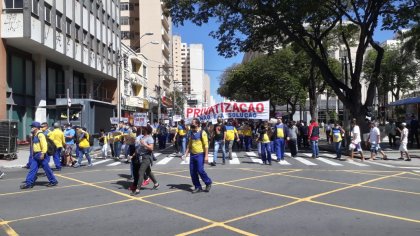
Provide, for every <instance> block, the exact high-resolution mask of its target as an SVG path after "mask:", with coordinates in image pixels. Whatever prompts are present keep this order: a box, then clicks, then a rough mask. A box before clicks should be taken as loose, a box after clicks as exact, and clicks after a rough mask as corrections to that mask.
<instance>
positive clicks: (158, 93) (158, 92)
mask: <svg viewBox="0 0 420 236" xmlns="http://www.w3.org/2000/svg"><path fill="white" fill-rule="evenodd" d="M161 68H162V66H161V65H159V73H158V89H157V95H158V122H160V116H161V114H160V109H161V97H160V89H161V88H160V76H161V73H160V69H161Z"/></svg>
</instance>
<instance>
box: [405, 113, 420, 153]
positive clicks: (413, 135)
mask: <svg viewBox="0 0 420 236" xmlns="http://www.w3.org/2000/svg"><path fill="white" fill-rule="evenodd" d="M418 132H419V121H418V120H417V119H416V116H415V115H414V114H413V115H412V116H411V121H410V132H409V138H408V139H409V142H410V144H411V145H414V139H416V142H417V147H418V148H420V143H419V133H418Z"/></svg>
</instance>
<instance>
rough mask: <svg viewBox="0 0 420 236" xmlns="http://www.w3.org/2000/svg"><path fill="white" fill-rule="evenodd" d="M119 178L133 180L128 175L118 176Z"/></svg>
mask: <svg viewBox="0 0 420 236" xmlns="http://www.w3.org/2000/svg"><path fill="white" fill-rule="evenodd" d="M118 176H120V177H121V178H125V179H128V180H131V175H128V174H118Z"/></svg>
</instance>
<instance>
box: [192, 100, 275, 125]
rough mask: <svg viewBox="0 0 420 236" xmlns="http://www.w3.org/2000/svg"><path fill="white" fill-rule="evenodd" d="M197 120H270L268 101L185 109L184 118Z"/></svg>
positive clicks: (230, 103)
mask: <svg viewBox="0 0 420 236" xmlns="http://www.w3.org/2000/svg"><path fill="white" fill-rule="evenodd" d="M196 117H197V118H199V119H200V121H211V120H214V119H217V118H218V117H220V118H222V119H230V118H235V119H261V120H268V119H269V118H270V101H263V102H221V103H218V104H216V105H213V106H210V107H202V108H193V107H187V109H185V118H186V119H191V118H196Z"/></svg>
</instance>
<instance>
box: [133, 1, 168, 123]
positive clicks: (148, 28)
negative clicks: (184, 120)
mask: <svg viewBox="0 0 420 236" xmlns="http://www.w3.org/2000/svg"><path fill="white" fill-rule="evenodd" d="M138 2H139V26H140V30H139V35H140V38H141V39H140V38H139V39H140V40H139V49H138V51H139V52H141V53H142V54H144V55H145V56H146V58H148V60H149V61H148V64H149V71H148V76H149V78H148V90H147V94H148V97H149V101H150V102H151V104H150V105H152V107H154V108H152V109H151V112H152V113H153V114H155V115H156V114H158V112H157V105H158V100H159V99H160V100H161V101H162V104H161V105H162V107H163V108H164V107H170V106H171V105H172V102H171V101H170V100H169V99H162V97H167V96H168V94H169V93H170V91H172V86H173V82H172V74H173V64H172V42H171V40H172V21H171V19H170V17H166V16H165V14H164V13H165V11H166V10H167V9H166V8H165V4H164V3H163V2H162V1H158V0H152V1H151V0H141V1H138ZM143 35H148V36H147V37H143V38H142V36H143ZM162 110H163V111H164V110H165V109H162ZM164 113H166V112H162V114H164ZM155 118H156V116H154V117H153V119H155Z"/></svg>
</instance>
